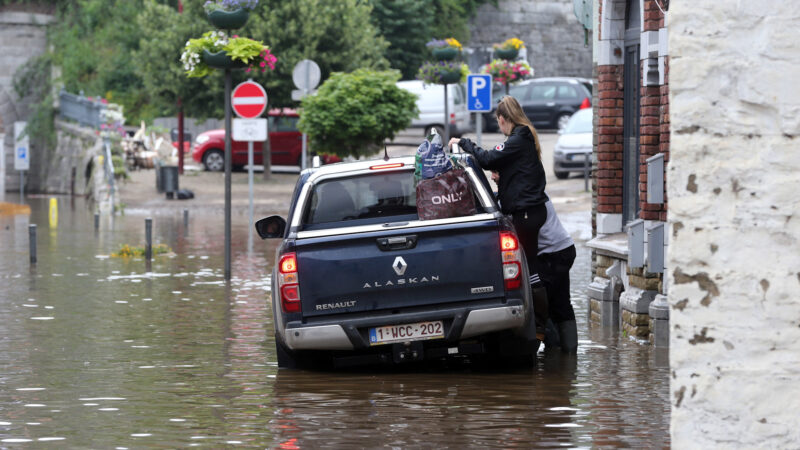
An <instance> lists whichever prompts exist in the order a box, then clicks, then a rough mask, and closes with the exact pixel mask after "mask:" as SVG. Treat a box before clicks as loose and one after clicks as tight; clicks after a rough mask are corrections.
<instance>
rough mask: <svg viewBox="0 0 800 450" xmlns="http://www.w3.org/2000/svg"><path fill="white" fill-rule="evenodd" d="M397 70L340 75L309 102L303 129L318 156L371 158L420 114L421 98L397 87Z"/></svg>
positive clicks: (305, 101)
mask: <svg viewBox="0 0 800 450" xmlns="http://www.w3.org/2000/svg"><path fill="white" fill-rule="evenodd" d="M399 78H400V74H399V72H397V71H394V70H392V71H373V70H368V69H358V70H356V71H354V72H352V73H334V74H332V75H331V77H330V78H329V79H328V80H327V81H326V82H325V83H324V84H323V85H322V86H321V87H320V88H319V92H318V93H317V95H315V96H313V97H307V98H305V99H304V100H303V113H302V116H301V118H300V122H299V124H298V127H299V128H300V129H301V130H302V131H303V132H305V133H308V134H309V136H310V137H311V146H312V148H313V149H314V150H315V151H317V152H324V153H333V154H336V155H339V156H355V157H361V156H369V155H371V154H373V153H374V152H375V151H376V150H378V149H379V148H380V147H381V146H382V144H383V142H384V141H385V140H386V139H392V138H394V135H395V133H396V132H397V131H399V130H402V129H404V128H406V127H408V125H410V124H411V119H412V118H413V117H415V116H416V115H417V114H418V110H417V105H416V96H415V95H414V94H412V93H410V92H408V91H405V90H403V89H400V88H398V87H397V85H396V84H395V83H396V82H397V80H398V79H399Z"/></svg>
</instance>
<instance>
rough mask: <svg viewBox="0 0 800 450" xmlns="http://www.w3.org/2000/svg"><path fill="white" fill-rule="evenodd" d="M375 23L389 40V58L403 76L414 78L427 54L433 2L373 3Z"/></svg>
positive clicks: (378, 0)
mask: <svg viewBox="0 0 800 450" xmlns="http://www.w3.org/2000/svg"><path fill="white" fill-rule="evenodd" d="M370 3H371V4H372V21H373V23H374V24H375V26H376V27H377V28H378V30H379V31H380V33H381V34H382V35H383V37H384V38H386V40H387V41H389V48H387V49H386V58H387V59H388V60H389V64H391V66H392V67H393V68H395V69H397V70H399V71H400V73H401V74H402V76H403V79H404V80H410V79H413V78H414V75H415V74H416V73H417V69H418V68H419V66H420V64H422V61H424V59H425V57H426V55H427V53H428V51H427V49H426V48H425V43H426V42H427V41H428V39H429V38H430V35H431V31H432V30H431V28H432V26H433V19H434V16H433V14H431V13H430V4H431V2H430V1H419V0H371V1H370Z"/></svg>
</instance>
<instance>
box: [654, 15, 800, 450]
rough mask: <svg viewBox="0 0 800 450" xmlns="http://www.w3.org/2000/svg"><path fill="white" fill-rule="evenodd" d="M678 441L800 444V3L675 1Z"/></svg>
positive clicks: (671, 260) (672, 260)
mask: <svg viewBox="0 0 800 450" xmlns="http://www.w3.org/2000/svg"><path fill="white" fill-rule="evenodd" d="M668 20H669V24H670V29H669V48H670V54H671V59H670V69H669V77H670V94H671V99H670V116H671V120H672V135H671V157H670V165H669V170H668V174H667V176H668V194H669V195H668V197H669V221H670V229H671V231H670V233H671V236H670V238H671V245H670V248H669V254H668V266H669V302H670V306H671V311H670V320H671V322H672V323H671V337H670V364H671V366H672V380H671V389H670V390H671V401H672V419H671V420H672V426H671V433H672V446H673V447H675V448H719V447H722V448H732V447H744V448H798V447H800V189H798V188H799V187H800V149H799V148H798V144H799V143H800V89H798V86H797V83H798V80H800V31H798V30H800V29H799V28H798V26H797V24H798V23H799V22H798V21H800V2H796V1H779V0H762V1H757V2H755V1H720V0H695V1H692V2H678V1H674V2H670V10H669V13H668Z"/></svg>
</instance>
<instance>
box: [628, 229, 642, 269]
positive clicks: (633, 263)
mask: <svg viewBox="0 0 800 450" xmlns="http://www.w3.org/2000/svg"><path fill="white" fill-rule="evenodd" d="M627 226H628V267H643V266H644V220H642V219H636V220H634V221H631V222H629V223H628V225H627Z"/></svg>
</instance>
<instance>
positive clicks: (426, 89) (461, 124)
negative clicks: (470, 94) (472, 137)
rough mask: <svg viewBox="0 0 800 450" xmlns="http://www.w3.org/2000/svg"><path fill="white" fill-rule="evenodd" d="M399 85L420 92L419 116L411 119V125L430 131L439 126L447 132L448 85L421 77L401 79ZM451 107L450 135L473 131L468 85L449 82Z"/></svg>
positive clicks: (418, 101)
mask: <svg viewBox="0 0 800 450" xmlns="http://www.w3.org/2000/svg"><path fill="white" fill-rule="evenodd" d="M397 86H398V87H400V88H402V89H405V90H407V91H409V92H411V93H412V94H416V95H417V108H418V109H419V116H417V117H416V118H414V119H413V120H412V121H411V128H419V129H421V130H422V134H423V135H426V134H427V132H428V131H430V129H431V127H436V128H437V129H438V131H439V134H441V135H442V136H444V88H443V87H442V86H441V85H436V84H425V83H423V82H422V81H421V80H409V81H398V82H397ZM447 104H448V107H447V111H448V113H449V116H450V119H449V128H448V131H449V133H450V136H451V137H452V136H457V137H458V136H461V135H463V134H464V133H467V132H470V131H472V120H471V113H470V112H469V111H468V110H467V89H466V87H465V86H464V85H462V84H448V85H447Z"/></svg>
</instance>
